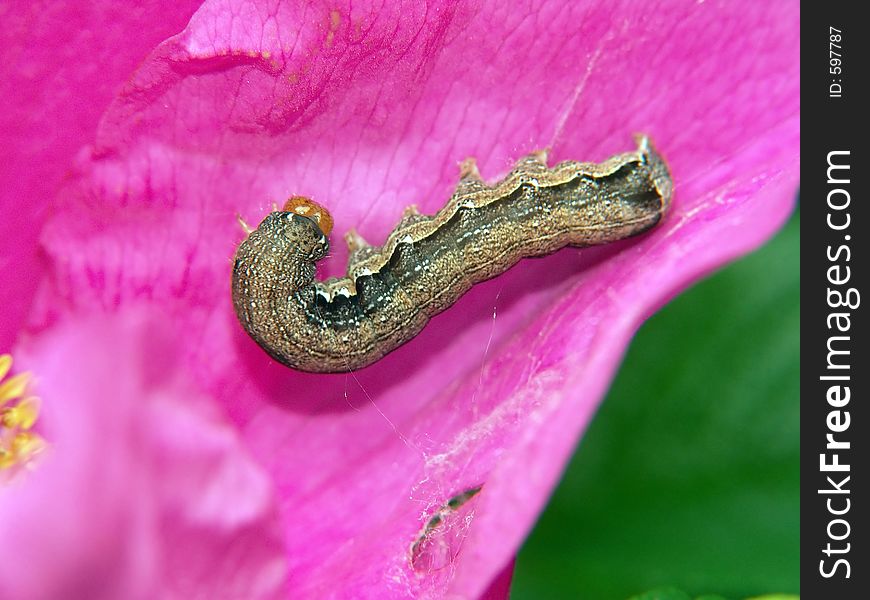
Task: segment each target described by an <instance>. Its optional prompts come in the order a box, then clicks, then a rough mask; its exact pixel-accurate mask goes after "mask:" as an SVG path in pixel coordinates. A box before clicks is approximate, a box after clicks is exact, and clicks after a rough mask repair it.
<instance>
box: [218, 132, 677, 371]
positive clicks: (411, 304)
mask: <svg viewBox="0 0 870 600" xmlns="http://www.w3.org/2000/svg"><path fill="white" fill-rule="evenodd" d="M637 142H638V148H637V150H635V151H634V152H627V153H623V154H618V155H616V156H613V157H611V158H609V159H607V160H605V161H604V162H602V163H600V164H592V163H579V162H573V161H568V162H563V163H560V164H558V165H556V166H555V167H553V168H552V169H548V168H547V165H546V156H545V154H544V153H543V152H538V153H534V154H532V155H530V156H528V157H526V158H524V159H522V160H520V161H519V162H518V163H517V165H516V167H514V169H513V171H511V173H510V174H509V175H508V176H507V177H506V178H504V179H503V180H502V181H500V182H499V183H497V184H496V185H494V186H492V187H490V186H487V185H486V184H485V183H484V182H483V181H482V180H481V179H480V175H479V174H478V172H477V168H476V167H475V164H474V161H473V160H472V159H468V160H466V161H465V162H464V163H463V164H462V169H461V178H460V182H459V185H458V186H457V188H456V191H455V192H454V194H453V196H452V197H451V198H450V200H449V201H448V202H447V205H446V206H445V207H444V208H442V209H441V210H439V211H438V212H437V213H436V214H435V215H432V216H427V215H421V214H418V213H417V212H416V210H413V209H409V210H408V211H406V215H405V217H404V218H403V219H402V221H401V222H400V223H399V224H398V226H397V227H396V229H395V230H394V231H393V232H392V233H391V234H390V235H389V237H388V238H387V241H386V243H384V245H383V246H381V247H375V246H368V245H365V244H364V242H363V241H362V238H360V237H359V236H356V235H355V234H349V236H348V238H347V239H348V244H349V245H350V247H351V250H352V253H351V256H350V260H349V263H348V267H347V276H345V277H342V278H339V279H336V278H332V279H329V280H327V281H323V282H321V281H315V279H314V273H315V267H314V263H315V262H316V261H317V260H320V259H321V258H323V257H324V256H325V255H326V254H327V252H328V250H329V242H328V240H327V237H326V236H327V235H328V234H329V232H330V230H331V229H332V218H331V217H330V216H329V213H327V212H326V211H325V209H323V208H322V207H320V206H318V205H317V204H315V203H314V202H312V201H311V200H309V199H307V198H302V197H294V198H291V199H290V200H289V201H288V203H287V204H286V205H285V206H284V209H283V210H280V211H279V210H276V211H275V212H273V213H271V214H269V215H268V216H267V217H266V218H265V219H263V222H262V223H260V225H259V226H258V227H257V229H256V230H254V231H251V232H250V235H249V236H248V238H247V239H245V240H244V241H243V242H242V243H241V244H240V245H239V248H238V250H237V251H236V256H235V262H234V265H233V276H232V294H233V304H234V305H235V310H236V314H237V315H238V317H239V321H241V323H242V326H243V327H244V328H245V330H246V331H247V332H248V333H249V334H250V335H251V337H252V338H254V340H255V341H256V342H257V343H258V344H259V345H260V346H261V347H262V348H263V349H264V350H265V351H266V352H268V353H269V354H270V355H271V356H272V357H273V358H274V359H275V360H277V361H279V362H281V363H283V364H285V365H287V366H289V367H292V368H294V369H299V370H301V371H311V372H318V373H331V372H342V371H351V370H355V369H360V368H362V367H365V366H367V365H370V364H372V363H373V362H375V361H377V360H378V359H380V358H382V357H383V356H384V355H386V354H387V353H389V352H392V351H393V350H395V349H396V348H398V347H399V346H401V345H402V344H404V343H405V342H407V341H408V340H410V339H411V338H413V337H414V336H415V335H417V333H419V332H420V330H421V329H423V327H425V325H426V323H427V322H428V321H429V319H431V318H432V317H433V316H434V315H436V314H438V313H440V312H441V311H443V310H445V309H446V308H448V307H449V306H450V305H452V304H453V303H454V302H456V300H457V299H459V297H460V296H462V295H463V294H464V293H465V292H467V291H468V290H469V289H470V288H471V286H473V285H474V284H475V283H478V282H481V281H484V280H486V279H490V278H492V277H495V276H496V275H499V274H501V273H503V272H504V271H506V270H507V269H509V268H510V267H512V266H513V265H514V264H516V263H517V262H518V261H519V260H520V259H521V258H524V257H533V256H544V255H546V254H551V253H553V252H555V251H556V250H559V249H560V248H562V247H564V246H591V245H594V244H603V243H606V242H612V241H615V240H620V239H623V238H626V237H629V236H633V235H636V234H639V233H642V232H643V231H646V230H647V229H649V228H650V227H652V226H653V225H655V224H656V223H658V222H659V220H660V219H661V218H662V215H663V214H664V213H665V211H666V210H667V208H668V205H669V204H670V200H671V193H672V187H673V185H672V182H671V178H670V174H669V173H668V168H667V166H666V165H665V163H664V161H663V160H662V158H661V157H660V156H659V155H658V153H657V152H656V151H655V149H654V148H653V146H652V144H651V143H650V141H649V139H648V138H647V137H645V136H638V137H637Z"/></svg>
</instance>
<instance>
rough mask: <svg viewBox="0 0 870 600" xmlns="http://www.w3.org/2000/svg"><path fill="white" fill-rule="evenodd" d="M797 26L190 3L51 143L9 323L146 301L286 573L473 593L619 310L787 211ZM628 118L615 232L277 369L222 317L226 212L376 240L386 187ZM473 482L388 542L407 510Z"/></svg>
mask: <svg viewBox="0 0 870 600" xmlns="http://www.w3.org/2000/svg"><path fill="white" fill-rule="evenodd" d="M798 21H799V14H798V8H797V6H796V5H792V4H776V5H769V4H763V3H750V2H740V3H731V4H726V5H723V6H713V5H712V3H695V2H692V3H690V2H672V3H668V4H667V5H666V6H661V5H656V4H642V3H636V2H626V3H616V2H610V3H606V4H597V5H594V6H593V5H591V3H590V4H589V5H585V4H582V3H568V4H566V3H562V2H554V1H544V2H541V3H539V4H538V5H537V6H534V7H525V8H517V7H511V8H510V9H508V8H505V7H504V6H503V5H501V4H498V3H490V4H477V3H454V2H443V3H433V4H430V5H428V6H426V7H421V6H418V5H417V4H414V3H411V4H408V5H400V4H388V5H383V4H374V5H369V4H367V3H365V2H362V3H360V2H354V3H353V4H352V5H350V4H349V5H342V6H340V7H337V8H332V9H330V8H327V7H324V6H322V5H315V4H308V3H305V4H299V3H280V2H279V3H273V4H270V5H269V6H268V7H266V6H263V5H260V4H258V3H251V2H247V3H245V2H221V3H217V2H215V3H211V2H209V3H206V4H205V5H203V7H202V8H201V9H200V10H199V11H198V12H197V13H196V15H195V16H194V17H193V19H192V20H191V22H190V24H189V26H188V27H187V29H186V30H185V31H184V33H183V34H182V35H180V36H178V37H177V38H174V39H172V40H169V41H168V42H166V43H165V44H163V45H161V46H160V47H159V48H158V49H157V50H156V51H155V52H154V53H153V54H152V55H151V56H150V57H149V59H148V60H147V61H146V62H145V63H144V64H143V65H142V67H141V68H140V69H139V71H138V72H137V73H136V75H135V76H134V78H133V79H132V81H131V83H130V84H129V85H128V86H127V87H126V88H125V89H124V90H123V92H122V93H121V94H120V96H119V97H118V98H117V99H116V101H115V102H114V104H113V105H112V107H111V109H110V110H109V111H108V112H107V114H106V115H105V117H104V119H103V121H102V125H101V127H100V130H99V132H98V136H97V139H96V142H95V144H94V145H93V147H92V148H90V150H89V152H85V153H82V154H81V155H80V159H79V161H78V162H77V165H76V170H75V173H74V176H73V177H72V178H71V179H70V181H69V184H68V186H67V187H66V188H65V189H64V190H63V192H62V193H61V195H60V198H62V199H63V212H62V213H60V214H58V216H57V217H56V218H54V219H53V220H52V221H51V222H50V223H49V225H48V226H47V228H46V231H45V235H44V236H43V240H44V245H45V248H46V251H47V254H48V256H49V258H50V260H51V261H52V262H51V264H52V271H51V273H52V277H51V280H50V282H49V283H48V284H47V285H46V286H45V287H44V288H43V290H42V294H41V305H40V309H39V311H38V312H37V313H36V314H35V315H34V326H35V329H37V330H38V329H39V328H45V327H49V326H50V325H51V324H52V323H53V322H54V320H55V319H56V318H57V317H58V315H64V314H67V313H75V312H78V311H81V310H84V309H85V308H90V307H93V306H96V307H101V308H102V309H104V310H108V311H126V310H127V308H128V307H129V306H131V305H137V304H140V303H143V302H144V303H150V304H153V305H155V306H158V307H159V308H160V309H161V310H162V311H164V314H165V320H166V322H167V323H169V324H170V326H171V327H172V329H173V331H175V332H177V336H178V346H179V348H178V350H179V354H180V361H181V365H183V368H184V370H185V372H187V373H188V374H189V376H190V378H191V379H192V380H195V381H197V382H199V386H200V390H199V391H200V392H201V393H202V394H204V395H206V396H209V397H211V398H213V399H215V400H216V401H217V402H219V403H221V404H222V405H223V407H224V409H225V410H226V411H227V413H228V414H229V415H230V416H231V418H232V419H233V421H234V422H235V424H236V425H237V427H238V428H239V429H240V431H241V435H242V436H243V437H244V439H245V442H246V444H247V445H248V447H249V448H250V449H251V451H252V452H253V453H254V455H255V456H256V457H257V459H258V461H259V462H260V463H261V464H262V465H263V466H264V467H265V469H266V470H267V472H268V473H269V476H270V477H271V479H272V482H273V485H274V486H275V487H276V490H277V493H278V495H279V497H280V502H281V505H280V510H281V517H282V527H283V534H284V536H285V537H286V544H287V560H288V561H289V566H290V569H291V579H290V586H291V588H292V590H293V593H294V595H301V596H303V597H306V596H314V597H322V596H326V595H334V596H337V597H359V596H364V597H379V598H385V597H396V598H401V597H419V596H423V597H427V596H429V597H432V596H442V595H444V594H445V593H448V592H449V593H452V594H456V595H458V596H462V597H476V596H478V595H480V594H481V593H482V592H483V591H484V590H485V589H486V587H487V585H488V584H489V582H490V581H491V580H492V579H493V578H494V577H495V576H496V575H497V574H498V573H499V572H501V571H502V569H503V567H504V566H505V565H506V563H507V562H508V561H509V560H510V558H511V557H512V556H513V554H514V553H515V551H516V548H517V547H518V545H519V543H520V542H521V540H522V538H523V536H524V535H525V534H526V533H527V532H528V530H529V528H530V527H531V524H532V523H533V521H534V518H535V516H536V515H537V513H538V512H539V510H540V508H541V506H542V504H543V503H544V501H545V500H546V497H547V495H548V494H549V492H550V490H551V489H552V487H553V485H554V483H555V481H556V479H557V478H558V476H559V474H560V472H561V470H562V468H563V466H564V464H565V461H566V460H567V457H568V456H569V455H570V452H571V450H572V448H573V447H574V446H575V444H576V442H577V439H578V437H579V435H580V433H581V432H582V430H583V428H584V427H585V426H586V423H587V422H588V419H589V418H590V416H591V414H592V413H593V411H594V410H595V407H596V405H597V402H598V400H599V398H600V397H601V395H602V393H603V391H604V390H605V388H606V386H607V384H608V382H609V380H610V377H611V375H612V373H613V371H614V369H615V368H616V364H617V362H618V360H619V358H620V356H621V354H622V352H623V351H624V348H625V345H626V344H627V342H628V340H629V338H630V336H631V335H632V334H633V332H634V330H635V329H636V328H637V326H638V324H639V323H640V322H641V321H642V319H643V318H645V317H646V316H647V315H648V314H649V313H650V312H651V311H652V310H654V309H655V308H656V307H658V306H659V305H660V304H661V303H663V302H665V301H666V300H667V299H668V298H669V297H670V296H672V295H673V294H674V293H676V292H677V291H678V290H680V289H682V288H683V287H685V286H686V285H688V284H689V283H690V282H691V281H692V280H693V279H695V278H697V277H699V276H700V275H702V274H704V273H706V272H708V271H709V270H711V269H713V268H715V267H716V266H717V265H719V264H721V263H722V262H724V261H726V260H728V259H730V258H732V257H734V256H736V255H737V254H739V253H742V252H745V251H747V250H748V249H750V248H752V247H754V246H755V245H757V244H758V243H760V242H761V241H762V240H763V239H765V237H767V236H768V235H769V234H770V233H771V232H772V231H773V230H774V229H775V228H776V227H777V226H778V225H779V224H780V223H781V222H782V220H783V219H784V218H785V216H786V215H787V213H788V212H789V210H790V208H791V206H792V203H793V199H794V193H795V187H796V181H797V173H798V145H799V98H798V91H799V77H798V65H799V59H798V54H797V52H798V51H797V44H796V43H795V42H796V39H797V31H798ZM635 131H643V132H647V133H649V134H651V135H652V136H653V138H654V140H655V141H656V144H657V146H658V147H659V149H660V150H661V151H662V152H663V153H664V154H665V155H666V156H667V158H668V159H669V162H670V165H671V167H672V171H673V175H674V179H675V182H676V199H675V203H674V207H673V211H672V213H671V215H670V216H669V217H668V218H667V220H666V221H665V223H663V225H662V226H661V227H659V228H658V229H657V230H656V231H654V232H652V233H650V234H648V235H646V236H644V237H643V238H642V239H638V240H632V241H630V242H625V243H621V244H618V245H616V246H613V247H608V248H602V249H595V250H586V251H577V250H573V249H572V250H566V251H563V252H561V253H559V254H558V255H556V256H553V257H549V258H547V259H544V260H540V261H526V262H524V263H523V264H521V265H519V266H518V267H516V268H515V269H513V270H512V271H510V272H509V273H507V274H506V275H504V276H502V277H500V278H498V279H496V280H493V281H491V282H488V283H486V284H483V285H481V286H478V287H477V288H475V289H474V290H473V291H472V292H471V293H469V294H468V295H467V296H466V297H464V298H463V299H462V300H461V301H460V302H459V304H458V305H457V306H456V307H455V308H454V309H452V310H450V311H448V312H447V313H445V314H443V315H441V316H439V317H437V318H436V319H435V320H434V321H433V323H432V324H431V325H430V326H429V328H428V329H427V330H426V331H424V333H423V334H421V335H420V336H419V337H418V338H417V339H415V340H414V341H413V342H411V343H410V344H408V345H406V346H405V347H403V348H401V349H400V350H398V351H397V352H395V353H393V354H392V355H390V356H389V357H387V358H386V359H385V360H383V361H381V362H379V363H378V364H376V365H374V366H372V367H370V368H368V369H366V370H364V371H361V372H359V373H354V374H349V375H338V376H312V375H305V374H300V373H295V372H292V371H290V370H288V369H285V368H283V367H281V366H280V365H277V364H276V363H274V362H272V361H271V360H269V359H268V358H267V357H266V356H265V354H264V353H263V352H262V351H261V350H260V349H259V348H257V347H256V345H255V344H254V343H253V342H252V341H251V340H249V339H248V338H247V337H246V336H245V335H244V333H243V332H242V331H241V329H240V327H239V326H238V324H237V323H236V320H235V317H234V315H233V313H232V308H231V304H230V301H229V290H228V281H229V268H230V257H231V256H232V254H233V251H234V248H235V245H236V244H237V243H238V241H239V240H240V239H241V238H242V235H243V234H242V231H241V230H240V229H239V227H238V225H237V224H236V222H235V215H236V214H237V213H238V214H241V215H242V216H243V217H244V218H245V219H247V220H248V221H250V222H257V221H258V220H259V219H260V218H262V217H263V216H264V215H265V214H266V213H267V212H268V211H269V210H270V209H269V207H270V204H271V203H272V202H273V201H281V200H283V199H284V198H285V197H287V196H289V195H291V194H304V195H308V196H311V197H313V198H315V199H316V200H318V201H320V202H322V203H323V204H325V205H327V206H328V207H329V208H330V210H331V211H332V212H333V216H335V217H336V222H337V233H338V234H341V233H343V231H344V230H345V229H347V228H349V227H350V226H356V227H357V228H358V230H359V231H360V232H361V233H362V234H363V235H364V236H365V237H367V238H369V239H370V240H372V241H374V242H379V241H380V240H382V239H383V238H384V237H385V235H386V233H387V232H388V231H389V229H390V228H391V227H392V226H393V225H394V224H395V223H396V222H397V220H398V218H399V215H400V213H401V209H402V208H403V206H404V205H406V204H411V203H416V204H418V205H419V206H420V208H421V210H422V211H423V212H434V210H436V209H437V208H438V207H440V206H441V205H442V204H443V202H444V200H445V199H446V198H447V197H448V195H449V194H450V191H451V190H452V187H453V186H454V185H455V181H456V172H457V168H456V163H457V161H459V160H461V159H462V158H464V157H465V156H468V155H474V156H477V158H478V160H479V164H480V168H481V171H482V172H483V174H484V176H485V177H487V178H490V179H495V178H496V177H497V176H499V175H501V174H503V173H504V172H506V171H507V169H509V167H510V165H511V164H512V162H513V161H514V160H516V159H517V158H519V157H520V156H521V155H522V154H524V153H526V152H528V151H530V150H532V149H535V148H540V147H547V146H548V147H551V148H552V153H551V160H552V161H554V162H555V161H558V160H562V159H581V160H600V159H603V158H605V157H606V156H608V155H610V154H612V153H615V152H618V151H623V150H627V149H630V148H631V144H632V142H631V138H630V134H631V133H633V132H635ZM336 239H337V237H336ZM339 246H340V244H338V243H335V244H334V247H335V248H336V252H335V254H336V255H337V256H336V257H333V259H332V260H331V261H330V263H329V264H328V265H326V267H325V269H324V271H325V272H326V273H327V274H337V273H338V272H340V270H341V269H342V268H343V264H344V263H343V260H342V259H343V258H344V257H345V256H346V251H345V250H343V249H341V248H339ZM478 485H483V489H482V491H481V492H480V493H479V494H477V495H476V496H475V497H473V498H471V499H470V500H469V501H468V502H467V503H466V504H464V505H463V506H462V507H461V508H460V509H459V510H457V511H456V512H455V514H453V513H450V514H449V515H447V516H448V517H449V518H447V519H445V524H444V526H442V527H439V528H438V530H437V531H433V532H430V534H427V535H426V540H425V541H426V542H427V543H426V544H425V545H424V546H423V550H422V551H421V552H424V553H425V555H420V554H419V553H418V554H417V555H416V556H415V553H414V552H413V551H412V545H413V544H414V542H415V540H417V541H419V540H420V539H421V537H420V536H421V531H424V529H425V525H426V523H427V522H428V520H429V519H430V518H431V516H432V515H433V513H434V512H435V511H439V510H441V509H442V507H443V506H444V505H445V503H446V502H447V501H448V500H449V499H450V498H451V497H454V496H456V495H457V494H460V493H462V492H463V491H465V490H468V489H470V488H473V487H475V486H478ZM445 514H446V513H445ZM472 516H473V519H472ZM430 538H431V539H430Z"/></svg>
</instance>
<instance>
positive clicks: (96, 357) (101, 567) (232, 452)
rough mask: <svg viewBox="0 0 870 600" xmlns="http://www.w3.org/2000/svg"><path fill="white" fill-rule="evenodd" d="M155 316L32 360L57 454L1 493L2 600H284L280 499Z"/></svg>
mask: <svg viewBox="0 0 870 600" xmlns="http://www.w3.org/2000/svg"><path fill="white" fill-rule="evenodd" d="M173 343H174V342H173V339H172V337H171V336H169V335H168V332H167V331H166V330H165V327H163V328H161V327H160V325H159V321H158V320H157V319H155V318H154V315H151V316H150V317H148V318H147V319H146V318H144V317H143V316H141V315H137V314H135V311H130V310H128V311H126V316H125V317H124V318H123V319H122V318H112V319H110V320H109V321H108V322H107V321H106V319H104V318H101V319H89V320H82V319H78V320H77V322H75V323H74V324H70V325H63V326H61V327H56V328H54V329H53V330H52V331H51V332H50V333H47V334H45V335H43V336H41V337H40V340H39V343H38V344H37V345H36V346H35V347H28V348H26V349H25V350H24V351H23V358H22V359H21V360H19V361H18V362H20V363H21V364H22V365H23V366H24V367H31V368H32V369H38V373H39V381H38V384H37V385H38V390H37V391H38V392H39V393H40V394H41V395H42V397H43V413H42V415H41V417H40V420H39V422H38V423H39V426H40V427H41V431H42V433H43V434H44V437H45V438H46V439H47V440H48V441H49V444H50V447H49V449H48V450H47V451H46V452H45V454H43V455H41V456H40V457H39V458H38V459H37V461H38V462H37V463H36V465H35V466H34V469H33V471H32V472H28V473H24V474H21V476H19V478H17V479H16V480H15V481H14V482H13V483H12V485H11V486H9V487H6V488H3V489H0V537H2V539H3V544H4V547H6V548H7V552H6V553H5V554H6V556H5V558H4V560H3V561H0V597H2V598H61V597H62V598H73V599H75V598H88V599H97V598H156V597H159V598H190V597H192V596H197V597H207V598H240V597H251V598H282V597H285V592H286V589H285V585H286V576H287V562H286V557H285V551H284V547H283V542H282V539H281V536H280V527H279V526H278V520H277V511H276V503H275V496H274V489H273V487H272V484H271V482H270V480H269V478H268V477H267V475H266V474H265V473H264V472H263V471H262V469H261V468H260V467H259V466H257V465H256V464H255V463H254V462H253V461H252V460H251V459H250V457H249V456H248V453H247V451H246V450H245V449H244V448H243V447H242V446H241V444H240V440H239V436H238V433H237V431H236V430H235V429H234V428H233V427H231V426H230V425H229V424H227V423H226V422H225V421H223V419H222V417H221V416H220V414H219V413H218V412H216V411H214V409H213V404H211V403H210V402H209V401H207V400H206V399H204V398H202V397H201V396H199V395H198V393H197V392H196V391H195V390H194V389H193V388H192V386H190V384H189V382H187V381H186V380H185V378H184V375H183V373H182V372H180V371H179V370H178V369H177V368H176V365H175V362H174V361H173V358H172V356H173V352H172V347H173Z"/></svg>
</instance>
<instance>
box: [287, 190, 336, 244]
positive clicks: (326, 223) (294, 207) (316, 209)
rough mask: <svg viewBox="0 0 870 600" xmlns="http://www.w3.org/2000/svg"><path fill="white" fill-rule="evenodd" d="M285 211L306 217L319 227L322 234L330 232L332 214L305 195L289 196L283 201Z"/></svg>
mask: <svg viewBox="0 0 870 600" xmlns="http://www.w3.org/2000/svg"><path fill="white" fill-rule="evenodd" d="M282 210H284V211H285V212H292V213H294V214H297V215H299V216H302V217H308V218H309V219H311V220H312V221H314V222H315V223H317V226H318V227H320V231H322V232H323V235H329V234H330V232H332V225H333V220H332V215H330V214H329V211H328V210H326V209H325V208H324V207H322V206H320V205H319V204H318V203H317V202H315V201H314V200H312V199H311V198H306V197H305V196H291V197H290V198H289V199H288V200H287V202H285V203H284V208H283V209H282Z"/></svg>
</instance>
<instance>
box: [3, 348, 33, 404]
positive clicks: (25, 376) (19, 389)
mask: <svg viewBox="0 0 870 600" xmlns="http://www.w3.org/2000/svg"><path fill="white" fill-rule="evenodd" d="M7 356H8V355H7ZM28 382H30V373H26V372H25V373H19V374H18V375H14V376H12V377H10V378H9V379H7V380H6V381H4V382H3V383H0V405H2V404H5V403H6V402H8V401H9V400H14V399H15V398H20V397H21V394H23V393H24V389H25V388H26V387H27V384H28Z"/></svg>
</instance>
